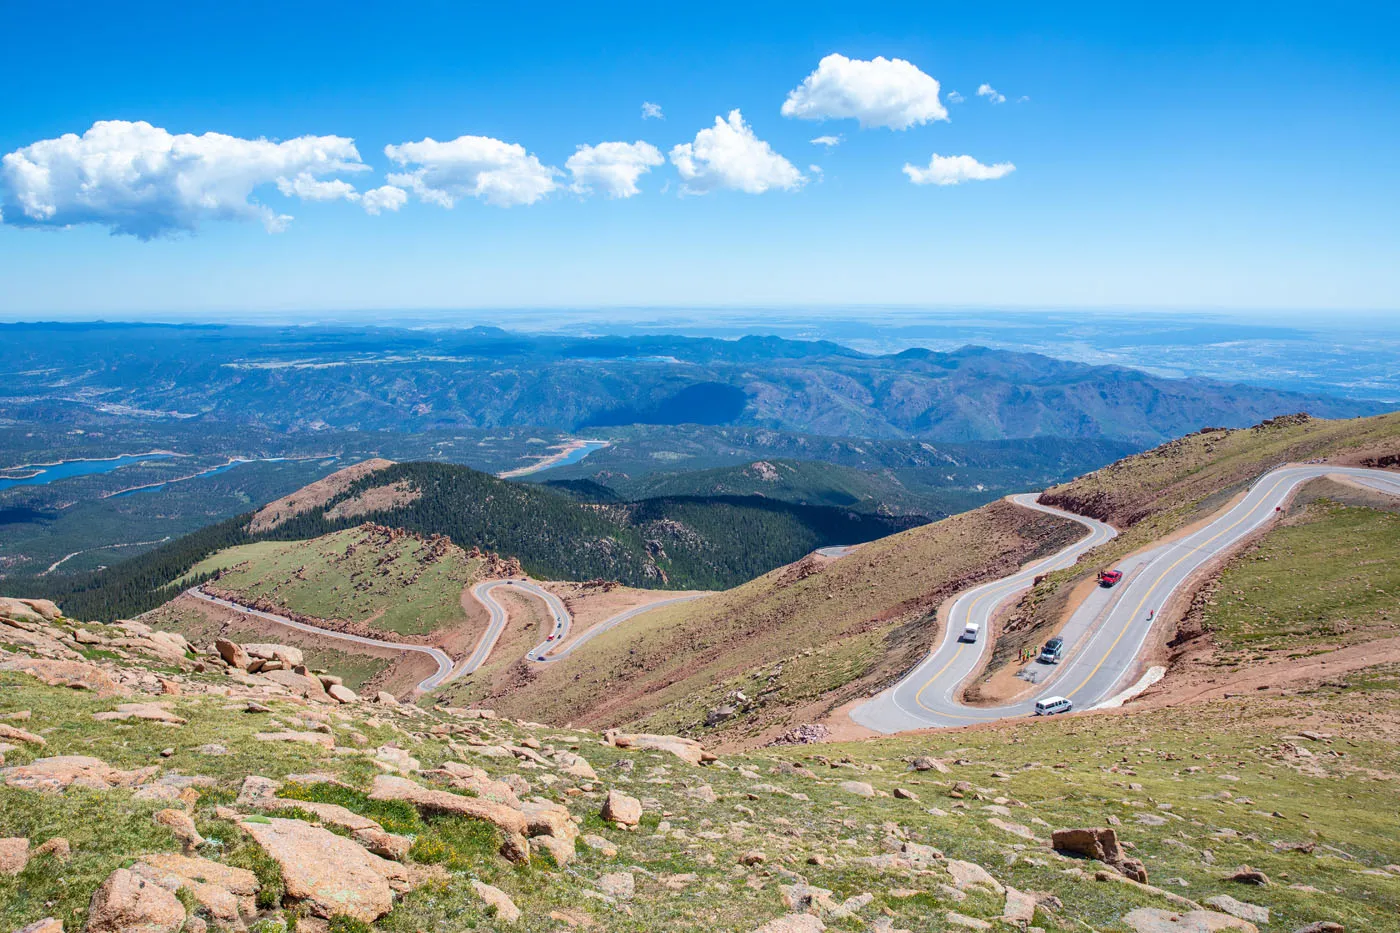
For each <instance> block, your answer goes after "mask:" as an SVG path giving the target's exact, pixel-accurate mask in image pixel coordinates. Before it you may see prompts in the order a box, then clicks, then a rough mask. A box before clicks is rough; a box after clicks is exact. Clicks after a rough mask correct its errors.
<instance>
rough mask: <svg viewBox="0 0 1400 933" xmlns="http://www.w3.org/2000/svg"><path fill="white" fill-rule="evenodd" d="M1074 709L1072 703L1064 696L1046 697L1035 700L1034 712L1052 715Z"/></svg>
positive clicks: (1040, 714) (1038, 714) (1039, 714)
mask: <svg viewBox="0 0 1400 933" xmlns="http://www.w3.org/2000/svg"><path fill="white" fill-rule="evenodd" d="M1072 709H1074V704H1073V703H1071V702H1070V701H1069V700H1067V699H1065V698H1064V697H1046V698H1045V699H1043V700H1036V701H1035V714H1036V715H1037V716H1053V715H1055V714H1056V713H1068V712H1069V711H1070V710H1072Z"/></svg>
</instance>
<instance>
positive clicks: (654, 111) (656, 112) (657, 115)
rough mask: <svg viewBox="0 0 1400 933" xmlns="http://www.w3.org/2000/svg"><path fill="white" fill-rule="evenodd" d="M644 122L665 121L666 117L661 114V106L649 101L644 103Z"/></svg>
mask: <svg viewBox="0 0 1400 933" xmlns="http://www.w3.org/2000/svg"><path fill="white" fill-rule="evenodd" d="M642 119H643V120H664V119H666V117H665V116H664V115H662V113H661V105H660V104H653V103H652V102H651V101H649V100H644V101H642Z"/></svg>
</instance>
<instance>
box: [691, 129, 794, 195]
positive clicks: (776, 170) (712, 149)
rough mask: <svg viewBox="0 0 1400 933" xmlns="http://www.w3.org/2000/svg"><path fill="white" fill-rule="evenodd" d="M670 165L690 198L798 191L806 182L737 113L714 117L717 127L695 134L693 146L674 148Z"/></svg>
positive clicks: (792, 166)
mask: <svg viewBox="0 0 1400 933" xmlns="http://www.w3.org/2000/svg"><path fill="white" fill-rule="evenodd" d="M671 163H672V164H673V165H675V166H676V171H677V172H678V173H679V174H680V176H681V181H682V182H684V185H683V186H682V190H683V191H684V192H685V193H687V194H705V193H707V192H710V191H714V190H716V189H718V188H732V189H734V190H736V191H744V192H747V193H749V194H762V193H763V192H765V191H767V190H768V189H769V188H786V189H792V188H797V187H800V186H801V185H802V183H803V182H805V181H806V180H807V179H805V178H804V177H803V176H802V173H801V172H799V171H798V170H797V167H796V166H794V165H793V164H792V163H791V162H789V161H788V160H787V159H784V158H783V157H782V156H780V155H778V154H777V153H776V152H774V151H773V147H772V146H770V145H768V143H766V142H764V141H763V140H761V139H759V138H758V137H757V136H755V135H754V133H753V129H752V128H751V127H750V126H749V125H748V124H747V123H745V122H744V117H743V114H741V113H740V112H739V111H738V110H731V111H729V119H728V120H726V119H724V118H723V117H715V125H714V126H712V127H707V128H706V129H703V130H701V131H700V132H698V133H696V134H695V141H694V142H693V143H681V144H680V145H678V146H675V147H673V148H672V149H671Z"/></svg>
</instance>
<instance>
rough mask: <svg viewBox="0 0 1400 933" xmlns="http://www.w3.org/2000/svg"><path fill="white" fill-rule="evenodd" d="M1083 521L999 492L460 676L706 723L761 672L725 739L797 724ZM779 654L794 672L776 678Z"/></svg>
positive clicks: (593, 716) (597, 719)
mask: <svg viewBox="0 0 1400 933" xmlns="http://www.w3.org/2000/svg"><path fill="white" fill-rule="evenodd" d="M1079 530H1080V526H1078V525H1075V524H1073V523H1070V522H1067V521H1063V520H1061V519H1056V518H1052V517H1049V516H1044V515H1041V514H1039V513H1032V512H1029V511H1026V510H1022V509H1018V508H1015V507H1014V506H1010V505H1007V504H1005V503H1000V502H998V503H993V504H991V505H988V506H985V507H983V508H981V509H978V510H976V511H973V512H967V513H964V514H962V515H958V516H954V517H952V518H948V519H945V520H943V521H941V522H938V523H936V524H933V525H926V526H923V527H921V528H916V529H913V530H910V531H907V532H903V533H901V534H898V535H893V536H891V537H888V538H883V539H881V540H879V541H875V542H872V543H870V544H867V545H864V546H863V547H861V548H859V549H858V550H856V551H855V552H854V553H853V554H851V555H849V556H847V557H844V558H841V559H839V560H836V561H830V562H828V561H824V560H821V559H815V558H813V559H807V560H804V561H802V562H799V563H798V564H795V565H791V566H788V567H784V568H780V569H779V570H775V571H773V572H771V573H769V574H766V575H765V576H763V577H760V578H759V579H757V580H754V581H752V582H750V583H747V584H745V585H744V586H741V587H737V588H735V589H733V590H729V591H727V592H724V593H720V594H717V595H715V596H712V597H707V598H705V599H702V600H699V601H697V602H693V603H686V604H682V605H679V606H675V607H667V608H663V609H659V610H657V611H655V612H654V613H649V614H646V615H643V616H640V617H638V618H637V619H635V620H634V621H632V622H629V623H628V624H627V625H625V626H620V627H619V628H617V629H614V630H613V631H612V632H609V633H608V634H606V635H603V636H600V637H599V638H597V639H595V640H594V641H592V642H590V643H589V644H588V645H586V646H585V647H583V648H581V649H580V650H579V651H578V652H576V653H575V654H573V655H572V656H570V657H569V658H568V659H567V660H566V661H562V662H556V663H555V664H551V665H550V666H549V667H547V668H545V669H540V668H538V667H532V668H530V669H529V670H523V669H522V670H520V671H518V672H517V673H518V674H519V676H518V677H517V678H516V680H517V683H519V684H521V686H519V687H518V688H517V689H514V690H512V691H510V692H507V693H500V692H494V693H493V690H492V689H491V688H490V687H488V686H487V685H486V684H484V683H482V682H481V681H480V679H477V680H474V681H466V682H463V683H461V684H459V685H457V686H455V687H453V688H450V689H451V691H452V692H453V693H454V695H457V696H469V697H473V698H481V699H486V700H488V701H489V702H491V703H493V704H495V705H496V706H497V707H498V708H500V709H501V710H503V711H506V712H509V713H510V714H511V715H518V716H522V717H525V718H534V719H542V720H545V721H555V722H566V721H569V722H578V723H587V724H591V725H597V724H609V725H611V724H616V723H623V722H642V723H644V724H645V725H647V726H648V727H655V728H661V729H673V728H682V727H684V728H686V729H687V731H692V732H693V731H697V727H699V726H701V725H703V721H704V718H705V714H706V712H707V711H708V709H709V708H710V707H712V706H713V705H715V704H716V703H718V702H719V700H720V699H722V697H723V694H724V692H726V690H727V689H728V687H729V685H731V684H734V683H742V684H743V685H744V686H745V687H746V688H748V687H749V682H750V681H751V680H753V679H754V678H761V679H762V681H763V683H762V684H760V685H759V687H760V688H761V690H763V691H766V693H765V695H764V696H763V697H762V698H761V699H758V700H756V702H755V703H754V705H753V706H752V708H751V709H748V710H747V711H746V713H745V714H744V715H741V716H740V717H738V718H737V719H735V720H733V721H731V722H729V723H727V724H726V725H725V726H724V727H723V734H724V737H725V738H734V737H737V736H738V735H741V734H748V735H751V734H753V733H755V732H757V731H760V730H763V729H766V728H771V727H773V726H775V725H785V724H788V723H789V722H790V721H791V720H792V719H793V717H796V716H799V715H802V712H803V711H802V710H801V707H802V706H803V704H809V703H813V702H815V701H821V703H822V704H824V705H827V706H830V705H832V704H839V703H840V702H844V701H845V700H846V699H850V698H852V697H854V696H856V695H858V694H860V693H861V692H863V691H864V690H865V689H867V688H868V687H869V686H870V685H871V684H872V683H875V682H882V681H885V680H888V679H890V678H892V677H896V676H898V675H899V674H901V673H903V671H904V670H905V669H906V668H907V667H908V666H909V664H911V663H912V662H913V660H914V659H915V658H916V657H917V656H918V655H919V654H920V653H921V652H922V651H924V650H926V648H927V646H928V645H929V644H930V642H931V640H932V638H933V636H934V634H935V632H936V624H935V623H934V621H933V618H932V614H933V613H934V612H935V611H936V610H937V607H938V605H939V603H940V602H941V601H942V600H943V599H944V598H945V597H946V596H948V595H950V594H951V593H953V592H955V591H956V590H958V589H961V588H963V587H965V586H967V585H970V584H971V583H972V582H974V581H976V580H980V579H984V578H989V577H992V576H996V575H999V574H1002V573H1005V572H1007V571H1009V570H1010V569H1012V568H1013V567H1015V566H1017V565H1019V564H1020V563H1023V562H1025V561H1026V560H1029V559H1031V558H1032V557H1034V556H1036V555H1038V554H1040V553H1043V552H1046V551H1049V550H1053V549H1056V548H1058V547H1060V546H1062V545H1063V544H1064V543H1065V542H1066V541H1068V540H1071V539H1073V537H1074V536H1075V535H1076V534H1077V533H1078V531H1079ZM775 664H778V666H780V667H781V668H782V671H781V673H779V674H777V675H776V676H771V677H770V676H769V675H770V674H772V673H773V670H774V665H775ZM757 692H758V691H754V692H753V693H751V694H750V695H751V696H755V695H756V694H757ZM806 721H810V718H809V719H797V720H796V722H806ZM792 724H796V723H795V722H793V723H792Z"/></svg>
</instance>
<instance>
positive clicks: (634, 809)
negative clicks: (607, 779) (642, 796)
mask: <svg viewBox="0 0 1400 933" xmlns="http://www.w3.org/2000/svg"><path fill="white" fill-rule="evenodd" d="M601 816H602V817H603V819H605V820H607V821H608V822H610V823H616V824H618V825H619V826H636V825H637V824H638V823H640V822H641V821H642V802H641V801H640V800H638V799H637V798H636V797H629V796H627V795H626V794H624V793H622V792H621V791H616V790H610V791H608V797H607V799H606V800H604V801H603V811H602V814H601Z"/></svg>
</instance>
